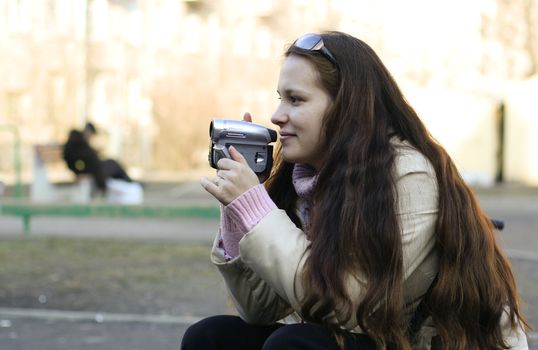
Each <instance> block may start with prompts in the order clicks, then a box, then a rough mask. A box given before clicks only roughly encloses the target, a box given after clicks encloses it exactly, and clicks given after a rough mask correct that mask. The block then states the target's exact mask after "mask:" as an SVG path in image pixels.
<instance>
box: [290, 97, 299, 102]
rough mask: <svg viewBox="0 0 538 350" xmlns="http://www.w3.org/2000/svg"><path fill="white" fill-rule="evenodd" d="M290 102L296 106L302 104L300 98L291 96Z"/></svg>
mask: <svg viewBox="0 0 538 350" xmlns="http://www.w3.org/2000/svg"><path fill="white" fill-rule="evenodd" d="M290 102H291V103H293V104H295V103H299V102H301V99H300V98H299V97H295V96H290Z"/></svg>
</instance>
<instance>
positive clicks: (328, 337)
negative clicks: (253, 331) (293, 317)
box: [263, 323, 338, 350]
mask: <svg viewBox="0 0 538 350" xmlns="http://www.w3.org/2000/svg"><path fill="white" fill-rule="evenodd" d="M316 349H327V350H333V349H334V350H338V346H337V344H336V341H335V339H334V337H333V336H332V334H331V333H330V332H329V331H328V330H327V329H325V328H324V327H322V326H318V325H314V324H308V323H299V324H291V325H286V326H284V327H281V328H280V329H278V330H276V331H275V332H273V334H271V336H270V337H269V338H268V339H267V341H266V342H265V344H264V345H263V350H316Z"/></svg>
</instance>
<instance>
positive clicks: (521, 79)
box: [0, 0, 538, 185]
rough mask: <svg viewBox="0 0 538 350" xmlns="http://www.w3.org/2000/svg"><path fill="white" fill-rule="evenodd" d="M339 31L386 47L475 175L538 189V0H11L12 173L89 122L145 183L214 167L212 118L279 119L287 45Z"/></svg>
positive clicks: (4, 151) (0, 16) (8, 169)
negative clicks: (18, 160) (18, 157)
mask: <svg viewBox="0 0 538 350" xmlns="http://www.w3.org/2000/svg"><path fill="white" fill-rule="evenodd" d="M322 30H342V31H346V32H349V33H350V34H353V35H355V36H357V37H359V38H361V39H363V40H365V41H366V42H367V43H369V44H370V45H371V46H372V47H373V48H374V50H376V51H377V52H378V54H379V55H380V56H381V58H382V59H383V60H384V62H385V63H386V64H387V66H388V68H389V69H390V70H391V72H392V73H393V75H394V76H395V78H396V80H397V81H398V82H399V83H400V86H401V87H402V90H403V91H404V93H405V95H406V96H407V98H408V100H409V101H410V102H411V104H412V105H413V106H414V107H415V108H416V110H417V111H418V112H419V114H420V116H421V117H422V118H423V120H424V121H425V123H426V124H427V126H428V127H429V129H430V130H431V132H432V134H433V135H434V136H435V137H436V138H437V139H438V140H439V141H440V142H441V143H442V144H443V145H444V146H445V147H446V148H447V149H448V151H449V152H450V153H451V155H452V156H453V158H454V159H455V161H456V163H457V164H458V166H459V168H460V170H461V172H462V174H463V175H464V176H465V177H466V179H467V180H468V181H470V182H473V183H478V184H485V185H489V184H492V183H494V182H495V181H501V180H503V181H508V182H522V183H526V184H534V185H538V105H537V101H538V78H537V75H536V74H537V66H538V3H537V1H536V0H478V1H471V2H469V1H464V0H453V1H431V0H409V1H398V0H376V1H373V0H369V1H366V0H358V1H357V0H311V1H306V0H256V1H252V0H226V1H225V0H190V1H187V0H0V152H1V153H0V154H1V157H0V180H3V181H4V182H7V183H9V182H11V181H14V176H15V175H14V168H15V167H16V166H15V165H14V162H13V156H12V150H13V147H14V145H15V141H16V137H17V136H18V137H19V139H20V150H21V154H22V170H23V178H24V179H25V180H28V178H29V177H30V176H31V167H32V161H31V160H32V149H33V148H32V146H33V145H34V144H38V143H58V142H64V141H65V138H66V135H67V133H68V131H69V129H71V128H74V127H81V126H82V125H83V124H84V122H85V121H86V120H91V121H93V122H94V123H95V124H96V125H97V127H98V128H99V129H100V131H101V132H102V133H101V137H102V139H101V146H102V152H103V153H104V154H105V155H109V156H113V157H115V158H119V159H121V160H122V161H123V163H124V164H125V165H127V167H128V168H129V169H130V171H131V173H133V175H135V177H139V178H143V179H148V180H151V179H154V178H157V177H158V176H157V175H158V174H164V173H170V172H173V174H174V175H173V176H175V177H176V178H179V177H182V176H183V177H185V176H186V177H188V176H189V174H190V175H192V174H194V173H196V172H197V171H202V172H203V171H209V169H208V166H207V146H208V143H209V141H208V124H209V121H210V120H211V119H212V118H214V117H220V118H241V116H242V114H243V112H245V111H250V112H251V113H252V114H253V115H254V118H255V120H256V121H258V122H260V123H262V124H266V125H270V121H269V118H270V116H271V114H272V112H273V110H274V109H275V108H276V105H277V103H278V100H277V94H276V92H275V89H276V83H277V77H278V70H279V65H280V63H281V61H282V53H283V51H284V49H285V47H286V45H287V44H290V43H291V42H292V41H293V40H294V39H295V38H296V37H297V36H299V35H301V34H303V33H305V32H311V31H322Z"/></svg>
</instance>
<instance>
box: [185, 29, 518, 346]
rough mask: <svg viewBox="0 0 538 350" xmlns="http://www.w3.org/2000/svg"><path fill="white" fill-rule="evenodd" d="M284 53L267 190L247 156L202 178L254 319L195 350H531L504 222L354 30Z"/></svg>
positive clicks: (204, 333) (228, 266) (211, 333)
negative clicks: (502, 236) (498, 235)
mask: <svg viewBox="0 0 538 350" xmlns="http://www.w3.org/2000/svg"><path fill="white" fill-rule="evenodd" d="M285 56H286V59H285V61H284V63H283V65H282V68H281V72H280V77H279V81H278V89H277V91H278V94H279V96H280V100H281V102H280V105H279V107H278V109H277V110H276V111H275V113H274V115H273V116H272V119H271V120H272V122H273V123H274V124H276V125H277V126H278V127H279V128H280V143H281V150H280V152H279V154H278V156H277V165H276V167H275V169H274V171H273V174H272V176H271V178H270V179H269V180H268V182H267V184H266V186H265V187H264V186H263V185H261V184H259V182H258V179H257V177H256V175H255V174H254V173H253V172H252V171H251V170H250V169H249V167H248V165H247V163H246V161H245V160H244V159H243V157H242V156H241V154H239V152H237V151H236V150H235V149H233V148H231V149H230V153H231V155H232V157H233V160H231V159H222V160H220V161H219V163H218V167H219V170H218V172H217V176H215V177H214V178H212V179H207V178H204V179H202V181H201V183H202V186H203V187H204V188H205V189H206V190H207V191H208V192H209V193H211V194H212V195H213V196H214V197H215V198H216V199H217V200H219V201H220V202H221V203H222V216H221V227H220V231H219V234H218V237H217V239H216V241H215V246H214V249H213V251H212V255H211V258H212V261H213V262H214V263H215V264H216V265H217V267H218V269H219V271H220V272H221V274H222V276H223V277H224V280H225V281H226V285H227V287H228V289H229V292H230V294H231V297H232V300H233V302H234V304H235V306H236V308H237V311H238V313H239V315H240V317H235V316H216V317H210V318H208V319H205V320H202V321H200V322H198V323H196V324H194V325H192V326H191V327H190V328H189V329H188V330H187V332H186V333H185V335H184V338H183V343H182V349H184V350H192V349H234V350H237V349H249V350H252V349H264V350H273V349H274V350H276V349H278V350H283V349H347V350H349V349H430V348H433V349H435V348H438V349H507V348H512V349H527V348H528V346H527V340H526V336H525V327H527V326H528V325H527V323H526V321H525V319H524V318H523V315H522V313H521V310H520V306H519V300H518V294H517V291H516V286H515V282H514V277H513V275H512V272H511V270H510V265H509V263H508V260H507V259H506V257H505V256H504V255H503V253H502V252H501V250H500V248H499V246H498V245H497V243H496V241H495V232H494V228H493V226H492V224H491V222H490V221H489V220H488V218H487V217H486V216H485V215H484V213H483V212H482V211H481V210H480V208H479V205H478V203H477V200H476V199H475V197H474V196H473V194H472V192H471V190H470V189H469V188H468V187H467V186H466V185H465V183H464V181H463V180H462V178H461V177H460V175H459V174H458V171H457V170H456V168H455V166H454V163H453V162H452V160H451V159H450V157H449V156H448V154H447V153H446V151H445V150H444V149H443V148H442V147H441V146H440V145H439V144H438V143H437V142H436V141H435V140H434V139H433V138H432V137H431V135H430V134H429V133H428V131H427V130H426V128H425V127H424V125H423V124H422V122H421V121H420V119H419V118H418V116H417V114H416V113H415V111H414V110H413V109H412V108H411V107H410V106H409V104H408V103H407V102H406V101H405V99H404V97H403V96H402V93H401V92H400V90H399V88H398V86H397V85H396V83H395V82H394V80H393V78H392V77H391V75H390V74H389V72H388V71H387V69H386V68H385V67H384V65H383V64H382V62H381V60H380V59H379V57H378V56H377V55H376V54H375V53H374V51H373V50H372V49H371V48H370V47H369V46H368V45H366V44H365V43H364V42H362V41H360V40H358V39H356V38H354V37H352V36H349V35H347V34H343V33H339V32H329V33H326V34H323V35H318V34H307V35H305V36H302V37H300V38H299V39H297V40H296V41H295V43H294V44H293V45H291V46H290V48H289V49H288V50H287V52H286V54H285ZM245 119H246V120H250V116H249V115H246V117H245ZM289 315H294V316H295V318H296V320H297V321H298V322H296V323H291V324H290V323H289V322H288V321H289V318H290V317H287V316H289ZM284 318H286V320H285V321H286V322H284V321H282V320H283V319H284Z"/></svg>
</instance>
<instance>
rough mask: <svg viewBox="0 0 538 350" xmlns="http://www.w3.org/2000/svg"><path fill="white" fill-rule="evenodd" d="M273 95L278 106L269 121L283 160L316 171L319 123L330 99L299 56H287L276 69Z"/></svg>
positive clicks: (319, 159)
mask: <svg viewBox="0 0 538 350" xmlns="http://www.w3.org/2000/svg"><path fill="white" fill-rule="evenodd" d="M277 92H278V94H279V96H280V105H279V106H278V108H277V110H276V111H275V113H274V114H273V116H272V117H271V122H273V124H276V125H278V126H279V127H280V142H281V143H282V156H283V157H284V160H285V161H287V162H290V163H306V164H309V165H311V166H313V167H314V168H316V169H318V170H319V169H320V167H321V159H322V156H321V155H322V154H323V150H322V149H321V147H320V146H321V124H322V120H323V117H324V115H325V113H326V111H327V109H328V107H329V106H330V105H331V104H332V98H331V96H330V95H329V94H328V93H327V92H326V91H325V90H324V89H323V88H322V87H321V83H320V82H319V78H318V72H317V71H316V70H315V68H314V65H313V64H312V63H310V61H308V60H307V59H306V58H303V57H301V56H297V55H290V56H288V57H287V58H286V60H285V61H284V64H283V65H282V68H281V69H280V76H279V79H278V89H277Z"/></svg>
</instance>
